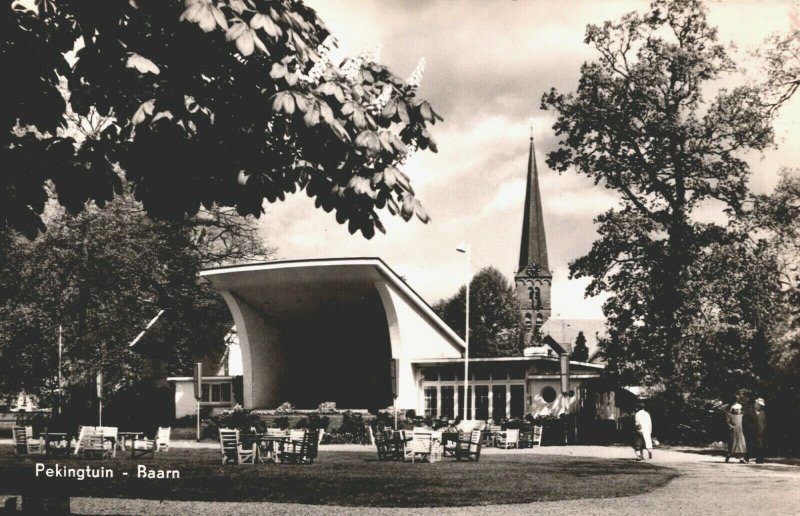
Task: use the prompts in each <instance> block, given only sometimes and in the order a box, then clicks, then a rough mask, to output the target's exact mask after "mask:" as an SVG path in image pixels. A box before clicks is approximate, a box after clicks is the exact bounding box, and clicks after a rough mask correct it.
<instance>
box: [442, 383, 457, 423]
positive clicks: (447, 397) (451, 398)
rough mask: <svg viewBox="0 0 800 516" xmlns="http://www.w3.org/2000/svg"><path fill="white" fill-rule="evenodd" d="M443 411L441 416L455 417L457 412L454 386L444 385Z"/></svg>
mask: <svg viewBox="0 0 800 516" xmlns="http://www.w3.org/2000/svg"><path fill="white" fill-rule="evenodd" d="M441 389H442V413H441V414H439V415H440V416H441V417H446V418H447V419H453V414H455V412H454V409H455V401H456V390H455V388H454V387H442V388H441Z"/></svg>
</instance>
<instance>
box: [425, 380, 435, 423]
mask: <svg viewBox="0 0 800 516" xmlns="http://www.w3.org/2000/svg"><path fill="white" fill-rule="evenodd" d="M425 417H431V418H435V417H437V414H436V387H425Z"/></svg>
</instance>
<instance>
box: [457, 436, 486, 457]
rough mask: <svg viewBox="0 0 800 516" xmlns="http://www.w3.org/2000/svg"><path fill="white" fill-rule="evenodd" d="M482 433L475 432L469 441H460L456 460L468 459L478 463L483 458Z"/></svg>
mask: <svg viewBox="0 0 800 516" xmlns="http://www.w3.org/2000/svg"><path fill="white" fill-rule="evenodd" d="M481 444H483V443H482V441H481V431H480V430H473V431H472V433H471V434H470V436H469V439H459V441H458V446H457V447H456V460H461V459H467V460H474V461H475V462H478V460H480V458H481Z"/></svg>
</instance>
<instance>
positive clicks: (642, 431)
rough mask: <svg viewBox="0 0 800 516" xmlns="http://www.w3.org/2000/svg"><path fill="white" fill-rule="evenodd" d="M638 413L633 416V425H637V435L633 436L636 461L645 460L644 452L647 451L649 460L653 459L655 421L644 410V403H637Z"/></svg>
mask: <svg viewBox="0 0 800 516" xmlns="http://www.w3.org/2000/svg"><path fill="white" fill-rule="evenodd" d="M636 409H637V410H636V413H635V414H634V415H633V423H634V424H635V425H636V434H635V435H634V436H633V449H634V451H635V452H636V460H644V450H647V456H648V458H650V459H652V458H653V437H652V434H653V421H652V419H651V418H650V414H649V413H648V412H647V411H646V410H645V409H644V402H643V401H641V400H640V401H638V402H637V403H636Z"/></svg>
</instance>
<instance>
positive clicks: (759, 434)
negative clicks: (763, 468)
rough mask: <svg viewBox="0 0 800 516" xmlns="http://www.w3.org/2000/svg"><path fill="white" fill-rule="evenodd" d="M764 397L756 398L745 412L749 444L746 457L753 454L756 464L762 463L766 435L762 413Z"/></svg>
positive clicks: (765, 422) (764, 416) (765, 425)
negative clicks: (751, 406) (750, 408)
mask: <svg viewBox="0 0 800 516" xmlns="http://www.w3.org/2000/svg"><path fill="white" fill-rule="evenodd" d="M764 406H765V403H764V398H756V401H755V404H754V405H753V408H752V410H750V411H748V414H747V416H748V417H747V423H748V425H747V429H748V433H749V434H750V435H748V437H747V439H748V441H750V443H751V444H750V446H748V448H747V457H748V458H749V457H753V456H755V459H756V464H763V463H764V444H765V440H766V436H767V415H766V414H765V413H764Z"/></svg>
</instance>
